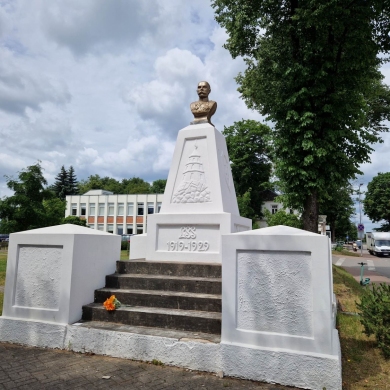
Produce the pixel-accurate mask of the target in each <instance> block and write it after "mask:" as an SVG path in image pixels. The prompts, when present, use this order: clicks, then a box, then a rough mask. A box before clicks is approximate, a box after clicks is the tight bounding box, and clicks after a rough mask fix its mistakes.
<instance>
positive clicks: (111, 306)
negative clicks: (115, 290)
mask: <svg viewBox="0 0 390 390" xmlns="http://www.w3.org/2000/svg"><path fill="white" fill-rule="evenodd" d="M120 305H121V303H120V302H119V301H118V300H117V299H116V298H115V295H111V296H110V298H107V299H106V300H105V302H104V303H103V306H104V307H105V308H106V310H108V311H112V310H116V309H117V308H118V307H120Z"/></svg>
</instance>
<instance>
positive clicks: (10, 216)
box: [0, 162, 53, 233]
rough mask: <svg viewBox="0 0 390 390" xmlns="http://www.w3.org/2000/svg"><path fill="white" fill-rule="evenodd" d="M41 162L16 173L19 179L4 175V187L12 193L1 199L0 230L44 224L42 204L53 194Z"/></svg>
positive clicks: (11, 230)
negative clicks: (5, 179)
mask: <svg viewBox="0 0 390 390" xmlns="http://www.w3.org/2000/svg"><path fill="white" fill-rule="evenodd" d="M46 185H47V181H46V179H45V178H44V176H43V173H42V167H41V165H40V162H37V163H36V164H34V165H31V166H29V167H27V168H26V169H24V170H22V171H21V172H19V174H18V179H17V180H15V179H12V178H10V177H7V187H8V188H9V189H10V190H12V191H13V192H14V195H12V196H9V197H5V198H3V199H2V200H0V219H1V221H0V231H1V232H2V233H14V232H19V231H22V230H29V229H35V228H39V227H43V226H47V216H46V210H45V207H44V204H43V201H44V200H45V199H50V198H51V197H52V196H53V194H52V192H51V191H49V190H48V189H47V188H46V187H45V186H46Z"/></svg>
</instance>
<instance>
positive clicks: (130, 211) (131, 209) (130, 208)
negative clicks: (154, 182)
mask: <svg viewBox="0 0 390 390" xmlns="http://www.w3.org/2000/svg"><path fill="white" fill-rule="evenodd" d="M133 214H134V203H127V215H133Z"/></svg>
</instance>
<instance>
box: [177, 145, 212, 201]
mask: <svg viewBox="0 0 390 390" xmlns="http://www.w3.org/2000/svg"><path fill="white" fill-rule="evenodd" d="M182 175H183V178H182V181H181V183H180V185H179V187H178V188H177V190H176V191H175V193H174V194H173V197H172V203H204V202H211V197H210V190H209V189H208V187H207V184H206V178H205V174H204V169H203V163H202V160H201V156H200V153H199V152H198V147H197V145H195V149H194V151H193V152H192V153H191V155H190V156H189V158H188V162H187V163H186V164H185V168H184V171H183V173H182Z"/></svg>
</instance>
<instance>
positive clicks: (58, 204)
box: [42, 198, 66, 226]
mask: <svg viewBox="0 0 390 390" xmlns="http://www.w3.org/2000/svg"><path fill="white" fill-rule="evenodd" d="M42 203H43V209H44V211H45V226H53V225H60V224H61V223H62V220H63V218H64V215H65V209H66V201H65V200H62V199H60V198H51V199H44V200H43V202H42Z"/></svg>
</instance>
